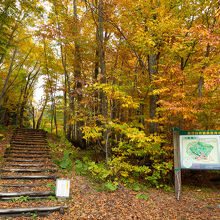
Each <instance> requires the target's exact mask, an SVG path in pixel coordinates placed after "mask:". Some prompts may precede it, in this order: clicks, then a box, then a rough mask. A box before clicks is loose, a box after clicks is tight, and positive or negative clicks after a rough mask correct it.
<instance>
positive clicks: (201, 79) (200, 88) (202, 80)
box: [199, 44, 210, 98]
mask: <svg viewBox="0 0 220 220" xmlns="http://www.w3.org/2000/svg"><path fill="white" fill-rule="evenodd" d="M209 53H210V45H209V44H207V47H206V54H205V57H208V56H209ZM206 65H207V64H206V63H205V64H204V66H203V67H202V69H203V70H204V69H205V68H206ZM203 84H204V77H203V76H200V78H199V98H201V97H202V87H203Z"/></svg>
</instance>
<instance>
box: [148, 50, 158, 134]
mask: <svg viewBox="0 0 220 220" xmlns="http://www.w3.org/2000/svg"><path fill="white" fill-rule="evenodd" d="M157 56H158V55H156V53H155V50H154V49H151V51H150V54H149V60H148V71H149V77H150V82H151V83H152V81H153V80H154V78H155V76H156V75H157ZM157 101H158V96H157V95H150V119H151V120H154V119H155V115H156V110H157ZM157 127H158V125H157V123H156V122H151V123H150V126H149V131H150V133H155V132H157Z"/></svg>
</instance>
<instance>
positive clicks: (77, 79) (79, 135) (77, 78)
mask: <svg viewBox="0 0 220 220" xmlns="http://www.w3.org/2000/svg"><path fill="white" fill-rule="evenodd" d="M73 11H74V32H75V39H74V43H75V54H74V55H75V57H74V60H75V62H74V77H75V88H74V89H75V90H76V98H77V105H75V106H76V112H77V114H78V112H80V108H82V106H81V103H80V102H81V100H82V91H81V89H82V83H81V80H80V77H81V54H80V42H79V33H80V31H79V27H78V25H79V24H78V14H77V0H73ZM82 126H83V121H81V120H78V121H77V123H76V137H75V138H76V139H77V141H78V142H79V143H80V145H81V146H83V140H82V131H81V127H82ZM74 133H75V132H74Z"/></svg>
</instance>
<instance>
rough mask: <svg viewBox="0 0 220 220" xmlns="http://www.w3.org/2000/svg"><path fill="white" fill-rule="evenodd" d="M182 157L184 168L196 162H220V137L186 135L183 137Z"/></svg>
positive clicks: (208, 163) (206, 163) (209, 163)
mask: <svg viewBox="0 0 220 220" xmlns="http://www.w3.org/2000/svg"><path fill="white" fill-rule="evenodd" d="M181 148H182V149H181V157H182V164H183V167H184V168H191V167H193V165H194V164H196V165H198V164H200V165H202V164H204V165H211V164H213V165H214V164H219V163H220V153H219V150H220V149H219V139H218V137H216V136H211V137H207V136H204V137H203V136H184V137H182V139H181Z"/></svg>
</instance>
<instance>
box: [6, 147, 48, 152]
mask: <svg viewBox="0 0 220 220" xmlns="http://www.w3.org/2000/svg"><path fill="white" fill-rule="evenodd" d="M9 150H19V151H20V150H30V151H48V152H49V148H48V147H14V146H11V147H10V148H7V150H6V151H9Z"/></svg>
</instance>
